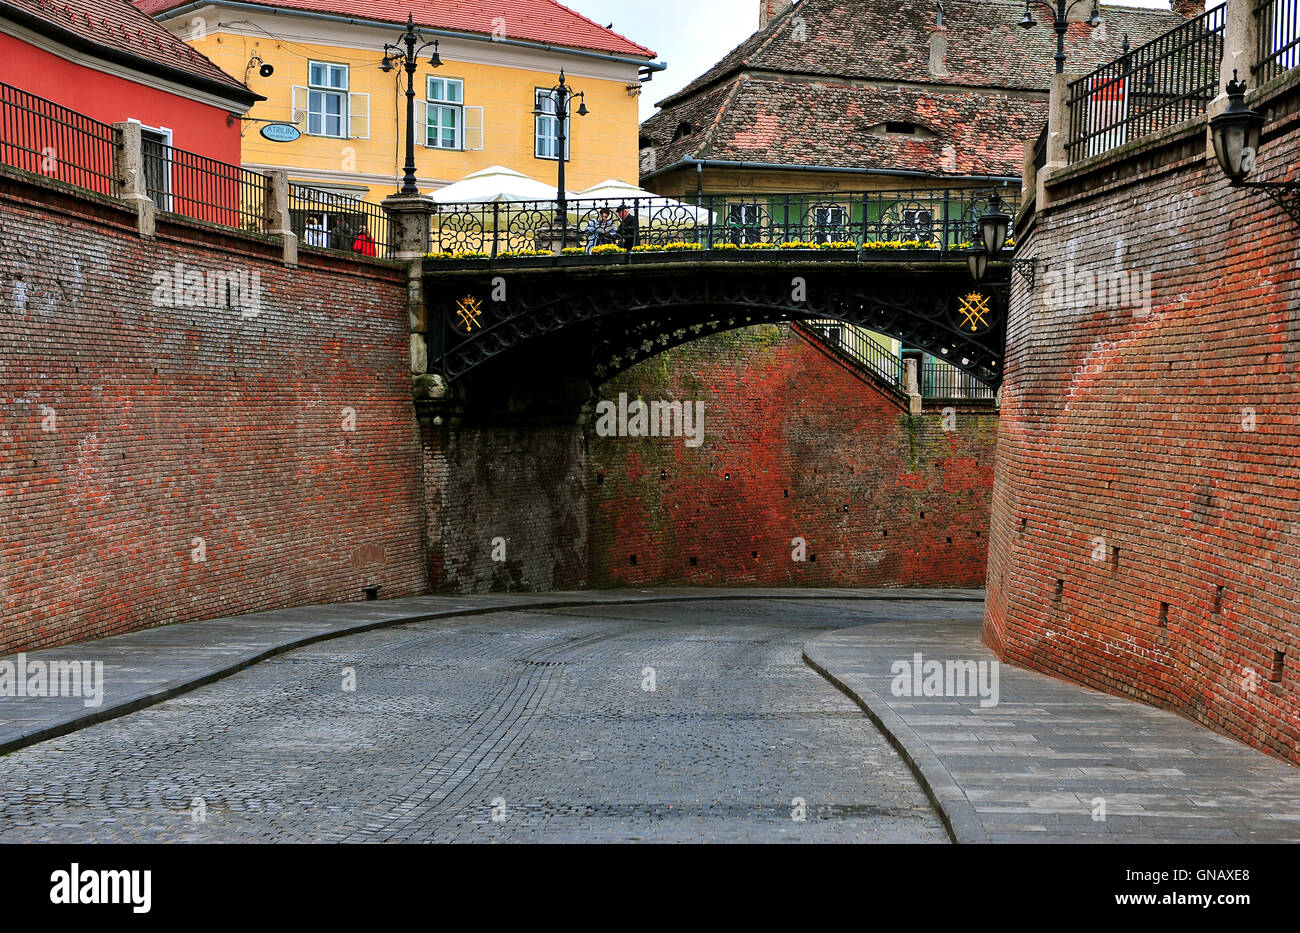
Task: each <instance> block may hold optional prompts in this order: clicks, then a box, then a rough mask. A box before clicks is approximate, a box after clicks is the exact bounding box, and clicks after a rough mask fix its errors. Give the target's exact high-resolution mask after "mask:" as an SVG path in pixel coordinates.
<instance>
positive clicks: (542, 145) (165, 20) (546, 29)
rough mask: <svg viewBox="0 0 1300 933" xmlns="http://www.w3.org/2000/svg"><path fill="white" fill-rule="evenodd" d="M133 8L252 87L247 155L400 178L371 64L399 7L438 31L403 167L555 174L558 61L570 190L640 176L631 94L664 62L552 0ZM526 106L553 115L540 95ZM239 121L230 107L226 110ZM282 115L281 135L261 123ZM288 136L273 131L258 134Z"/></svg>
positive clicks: (388, 107) (302, 168)
mask: <svg viewBox="0 0 1300 933" xmlns="http://www.w3.org/2000/svg"><path fill="white" fill-rule="evenodd" d="M138 6H139V7H140V8H141V9H143V10H144V11H145V12H147V13H149V14H150V15H152V16H153V17H154V18H155V19H157V20H158V21H159V22H161V23H162V24H163V25H165V26H166V27H167V28H169V29H170V30H171V31H172V32H173V33H174V34H176V35H178V36H180V37H182V38H184V39H185V40H186V41H188V42H189V43H190V44H191V45H193V46H194V47H195V48H196V49H198V50H199V51H201V52H202V53H203V54H205V55H206V56H208V57H209V58H210V59H212V61H213V62H215V63H216V64H217V65H218V66H220V67H221V68H222V69H224V70H225V71H227V72H228V73H230V74H233V75H236V76H239V77H243V78H244V80H245V81H246V83H247V84H248V85H249V86H250V87H251V88H252V89H253V90H255V91H257V93H259V94H262V95H264V96H265V97H266V100H265V101H264V102H262V103H259V104H257V105H256V106H255V107H254V108H253V109H252V110H251V111H249V113H248V114H247V115H246V116H245V117H244V120H245V123H244V136H243V156H242V161H243V164H244V166H245V167H247V168H251V169H258V170H266V169H277V168H278V169H287V170H288V172H289V178H290V180H291V181H293V182H298V183H302V184H307V185H310V186H312V187H315V188H320V189H323V190H326V191H330V192H333V193H337V194H345V195H348V196H351V197H360V198H363V199H365V200H367V201H372V202H378V201H381V200H382V199H383V198H385V197H387V196H388V195H390V194H392V193H394V192H395V191H396V190H397V189H398V187H400V178H401V175H402V167H403V164H404V163H405V158H406V153H405V138H406V136H405V133H406V72H405V70H404V69H402V68H400V67H397V68H390V69H389V70H385V69H384V67H383V64H384V58H385V52H384V47H385V44H396V43H397V42H398V40H399V37H400V35H401V34H402V33H403V32H404V30H405V26H406V21H407V15H408V13H410V14H412V15H413V16H414V19H415V23H416V26H417V28H419V29H420V31H421V32H422V33H423V36H424V38H425V39H426V40H430V41H432V40H435V39H436V40H437V41H438V49H437V52H438V56H439V58H440V59H441V61H442V65H441V67H438V68H433V67H431V66H430V64H429V60H430V57H431V55H432V53H433V49H432V48H430V49H428V50H426V51H425V52H424V53H422V54H421V55H420V56H419V58H420V67H419V71H418V72H417V74H416V78H415V96H416V111H417V113H416V128H417V129H416V142H417V149H416V164H417V169H418V172H417V178H418V184H419V187H420V190H421V191H422V192H424V193H429V192H431V191H433V190H436V189H438V188H442V187H444V186H446V185H448V184H451V183H452V182H455V181H457V180H459V179H460V178H462V177H464V176H465V175H467V174H469V173H471V172H474V171H478V170H480V169H483V168H488V167H490V166H494V165H503V166H506V167H507V168H511V169H514V170H515V171H518V172H522V173H523V174H525V175H529V176H532V177H534V178H537V179H540V180H543V181H547V182H549V183H550V184H552V185H553V184H554V183H555V177H556V174H557V171H556V170H557V162H556V156H557V151H556V150H557V145H556V136H557V129H558V126H557V123H558V121H557V120H556V118H555V117H554V116H553V115H542V116H536V115H535V114H534V111H535V110H537V109H539V98H538V94H539V92H543V91H547V90H549V89H550V88H552V87H553V86H554V85H555V84H556V83H557V80H558V74H559V72H560V70H561V69H563V70H564V71H565V73H566V75H567V79H568V83H569V84H570V85H571V86H572V87H573V89H574V90H575V91H581V92H584V94H585V97H584V98H583V99H584V101H585V103H586V106H587V109H588V110H589V111H590V114H589V115H588V116H585V117H579V116H577V114H576V107H577V105H576V104H575V105H574V107H573V108H571V109H573V110H574V114H573V116H572V119H571V121H570V141H569V146H568V150H569V151H568V156H569V157H568V161H567V163H566V166H567V173H568V178H567V184H566V187H567V188H568V189H569V190H571V191H578V190H581V189H583V188H586V187H589V186H591V185H594V184H596V183H598V182H601V181H604V180H606V179H609V178H617V179H620V180H624V181H628V182H633V183H635V182H636V181H637V177H638V149H637V123H638V117H637V104H638V101H637V98H638V96H639V94H640V92H641V86H642V84H643V82H645V81H647V80H649V79H650V78H651V77H652V76H653V74H654V73H655V72H656V71H660V70H662V69H663V67H664V66H663V65H662V64H661V63H658V62H656V61H655V53H654V52H653V51H651V50H650V49H647V48H644V47H642V46H640V45H637V44H636V43H634V42H632V41H630V40H628V39H626V38H624V37H622V36H620V35H618V34H617V33H614V32H612V31H610V30H608V29H605V28H604V27H602V26H600V25H598V24H596V23H594V22H592V21H590V20H588V19H586V18H585V17H582V16H581V15H579V14H577V13H575V12H573V11H571V10H569V9H567V8H566V7H563V6H561V5H560V4H558V3H556V2H554V0H475V2H473V3H467V2H435V0H408V2H405V3H398V2H396V0H354V2H344V0H291V6H279V5H276V4H274V3H263V2H249V0H240V2H224V0H217V2H202V0H200V2H186V0H139V2H138ZM540 109H542V110H543V111H546V110H548V109H549V110H550V112H551V114H553V113H554V106H553V105H549V104H548V101H547V100H546V99H545V98H543V99H541V105H540ZM236 119H238V118H236ZM273 123H290V124H293V125H294V126H295V127H296V128H297V130H298V131H299V132H300V133H301V135H300V136H298V138H297V139H294V140H293V141H290V142H275V141H272V140H271V139H269V138H267V137H266V136H265V135H264V134H263V132H262V131H263V129H264V128H266V127H268V126H269V125H270V124H273ZM277 132H278V134H279V135H281V136H285V135H287V136H293V135H294V134H293V132H292V131H286V130H284V129H283V128H280V129H279V130H278V131H277V130H276V129H271V130H268V133H269V134H270V135H276V134H277Z"/></svg>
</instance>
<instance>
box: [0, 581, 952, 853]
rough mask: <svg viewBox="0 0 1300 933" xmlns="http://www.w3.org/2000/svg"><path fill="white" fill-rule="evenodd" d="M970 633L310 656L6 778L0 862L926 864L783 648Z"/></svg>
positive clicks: (437, 632) (487, 631) (664, 624)
mask: <svg viewBox="0 0 1300 933" xmlns="http://www.w3.org/2000/svg"><path fill="white" fill-rule="evenodd" d="M971 611H973V610H972V609H971V608H969V607H964V606H960V605H954V604H946V605H945V604H938V603H893V602H890V603H862V602H818V603H809V602H796V601H778V600H757V601H753V602H735V603H723V604H685V605H682V604H679V605H651V606H638V607H618V608H591V609H581V610H556V611H547V612H527V613H509V612H502V613H497V614H493V615H489V616H480V617H477V618H471V619H458V620H455V621H454V622H438V623H422V624H414V625H409V626H404V627H401V628H397V629H389V630H385V631H378V632H372V633H368V634H364V635H356V636H350V637H347V638H343V639H339V640H336V641H330V642H324V643H321V644H318V645H314V646H311V647H308V648H303V649H299V650H297V651H294V652H291V653H289V654H286V655H282V656H280V657H278V658H275V659H273V660H270V661H267V662H264V663H262V664H260V665H258V666H256V667H254V668H251V669H249V670H247V671H244V672H242V673H240V674H237V675H235V676H233V677H230V678H228V679H226V680H223V681H221V682H219V683H216V684H213V685H211V686H208V687H204V688H201V689H199V690H196V691H194V692H192V693H189V694H186V695H184V696H182V697H179V698H176V699H173V700H170V701H167V702H165V703H163V704H160V705H158V706H156V707H153V708H150V709H147V710H144V711H142V712H138V713H135V714H132V715H129V716H126V717H123V718H121V719H117V720H113V721H110V722H107V723H102V724H100V725H97V726H92V727H90V728H88V729H85V730H83V731H80V732H77V733H74V734H72V735H68V736H65V737H63V738H59V739H55V740H52V741H48V742H44V743H42V744H40V745H36V746H33V747H30V748H26V749H23V750H21V751H18V752H15V753H13V754H11V755H9V756H6V757H5V758H4V759H3V760H2V761H0V773H2V775H3V784H2V785H0V841H3V842H34V841H55V842H86V841H105V842H114V841H142V842H155V841H188V842H227V841H285V842H313V841H349V842H361V841H402V842H405V841H420V842H423V841H477V842H501V841H610V840H612V841H655V842H659V841H842V842H895V841H917V842H944V841H946V839H947V837H946V835H945V833H944V831H943V828H942V826H941V824H940V823H939V821H938V819H937V817H936V816H935V814H934V813H933V811H932V810H931V808H930V806H929V805H928V803H927V801H926V799H925V797H924V795H923V793H922V792H921V790H920V789H919V787H918V786H917V785H916V783H915V781H914V780H913V778H912V776H911V774H910V772H909V771H908V769H907V767H906V766H905V765H904V764H903V762H902V761H901V759H900V758H899V757H898V755H897V754H896V753H895V752H894V751H893V749H891V748H890V747H889V745H888V744H887V742H886V741H885V740H884V738H883V737H882V736H881V735H880V734H879V733H878V732H877V731H876V730H875V728H874V727H873V726H872V725H871V723H870V722H869V721H868V720H867V719H866V717H865V716H864V715H863V714H862V713H861V712H860V711H859V710H858V709H857V707H856V706H854V705H853V704H852V703H851V702H850V701H849V700H848V699H846V698H845V697H844V696H842V695H841V694H840V693H838V692H837V691H836V690H835V689H834V688H832V687H831V686H830V685H829V684H827V683H826V681H824V680H823V679H822V678H821V677H819V676H818V675H817V674H815V673H813V672H812V671H811V670H809V669H808V668H807V667H806V666H805V665H804V664H803V662H802V661H801V660H800V650H801V647H802V645H803V643H804V642H805V641H807V640H808V639H809V638H811V637H813V636H814V635H816V634H817V633H819V632H821V631H825V630H831V629H838V628H843V627H845V626H849V625H853V624H855V623H858V622H869V621H872V620H873V619H877V618H880V619H884V618H889V619H895V620H896V619H900V618H906V617H908V616H909V615H912V616H918V617H921V616H924V617H941V616H945V615H948V614H953V613H963V612H965V613H969V612H971ZM349 670H350V671H355V690H352V691H349V690H346V689H345V671H349ZM652 677H653V681H654V683H653V687H654V689H653V690H648V689H646V688H647V687H650V686H651V683H650V680H651V678H652ZM796 798H798V799H799V800H802V801H803V802H804V805H805V807H806V820H804V821H801V822H800V821H796V820H795V819H792V812H793V811H794V810H795V809H796V807H798V803H797V801H796Z"/></svg>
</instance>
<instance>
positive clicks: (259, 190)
mask: <svg viewBox="0 0 1300 933" xmlns="http://www.w3.org/2000/svg"><path fill="white" fill-rule="evenodd" d="M141 150H142V155H143V158H144V175H145V187H146V189H147V190H148V192H149V197H150V199H152V200H153V203H154V206H155V207H157V208H158V210H160V211H170V212H171V213H174V214H182V215H184V216H186V217H192V218H194V219H195V220H205V221H208V222H209V223H214V224H220V225H221V226H223V227H235V228H237V229H240V230H247V231H261V230H262V229H263V227H264V224H265V215H266V176H265V175H263V174H261V173H260V172H253V171H250V170H248V169H246V168H241V167H239V166H238V165H231V164H229V163H228V162H220V161H218V160H217V159H211V158H208V157H207V156H203V155H199V154H198V153H195V152H187V151H186V150H184V149H177V148H176V147H175V146H169V145H167V144H166V143H164V142H162V141H160V140H157V139H150V138H145V139H143V140H142V141H141Z"/></svg>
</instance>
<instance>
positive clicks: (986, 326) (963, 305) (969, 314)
mask: <svg viewBox="0 0 1300 933" xmlns="http://www.w3.org/2000/svg"><path fill="white" fill-rule="evenodd" d="M957 316H958V326H959V327H960V328H961V330H962V332H963V333H969V334H982V333H986V332H987V331H989V330H991V329H992V328H993V317H994V312H993V297H992V296H991V295H989V294H987V293H986V292H983V291H981V290H979V289H975V290H974V291H971V292H968V293H967V294H965V295H963V296H962V297H961V298H960V299H959V301H958V305H957Z"/></svg>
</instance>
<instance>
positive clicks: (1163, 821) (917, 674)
mask: <svg viewBox="0 0 1300 933" xmlns="http://www.w3.org/2000/svg"><path fill="white" fill-rule="evenodd" d="M962 616H968V617H966V618H963V617H962ZM982 630H983V626H982V618H981V617H980V615H979V613H978V612H970V613H966V612H963V611H962V607H953V610H952V611H949V612H948V613H947V617H946V618H943V617H939V618H933V619H910V620H907V619H901V618H900V619H898V620H897V621H879V622H873V623H872V624H869V625H862V626H857V627H854V628H848V629H843V630H841V631H838V632H828V633H825V634H822V635H820V636H816V637H814V638H813V639H812V640H811V641H809V642H808V644H807V645H806V646H805V647H804V658H805V660H806V661H807V663H808V664H809V665H810V666H811V667H812V668H814V669H815V670H816V671H817V672H818V673H820V674H821V675H822V676H823V677H825V678H826V679H827V680H829V681H830V682H831V683H832V684H834V685H835V686H837V687H838V688H839V689H840V690H842V691H844V692H845V693H846V694H848V696H849V697H851V698H852V699H853V700H854V701H856V702H857V704H858V705H859V706H860V707H862V709H863V710H864V711H865V712H866V713H867V715H868V716H869V717H870V718H871V720H872V721H873V722H875V724H876V725H877V727H879V728H880V730H881V731H882V732H884V733H885V735H886V736H888V738H889V740H890V742H891V743H893V745H894V747H895V748H896V749H898V751H899V753H900V754H901V755H902V756H903V758H904V759H905V760H906V761H907V763H908V765H909V766H910V767H911V768H912V771H913V773H914V774H915V775H916V778H917V780H918V781H919V782H920V783H921V786H922V787H923V788H924V790H925V792H926V794H927V795H928V796H929V798H930V800H931V802H932V803H933V804H934V806H935V807H936V808H937V809H938V810H939V812H940V817H941V819H942V820H943V822H944V824H945V825H946V826H947V827H948V830H949V833H950V835H951V836H952V839H953V841H955V842H960V843H968V842H989V843H994V844H997V843H1003V842H1009V843H1080V842H1089V843H1109V844H1115V843H1124V844H1134V843H1181V844H1186V843H1191V842H1199V843H1205V842H1209V843H1231V842H1237V843H1240V842H1253V843H1259V842H1265V843H1292V844H1294V843H1298V842H1300V768H1298V767H1296V766H1294V765H1291V764H1288V763H1287V762H1285V761H1282V760H1281V759H1278V758H1272V757H1270V756H1269V755H1266V754H1265V753H1264V752H1262V751H1259V750H1257V749H1254V748H1251V747H1250V746H1247V745H1244V744H1242V743H1240V742H1237V741H1236V740H1234V739H1231V738H1228V737H1227V736H1225V735H1222V734H1220V733H1217V732H1214V731H1212V730H1210V729H1208V728H1206V727H1205V726H1202V725H1199V724H1198V723H1195V722H1192V721H1191V720H1189V719H1184V718H1183V717H1181V716H1179V715H1178V714H1176V713H1174V712H1171V711H1169V710H1162V709H1157V708H1156V707H1154V706H1147V705H1146V704H1143V703H1139V702H1137V701H1136V700H1132V699H1129V698H1126V697H1123V696H1119V695H1112V694H1108V693H1102V692H1100V691H1098V690H1093V689H1091V688H1088V687H1083V686H1080V685H1078V684H1073V683H1070V682H1068V681H1065V680H1060V679H1058V678H1056V677H1053V676H1051V675H1049V674H1045V673H1042V672H1040V671H1034V670H1030V669H1028V668H1023V667H1018V666H1015V665H1012V664H1006V663H1001V662H999V661H998V659H997V657H996V655H994V654H993V652H992V651H991V650H990V649H989V648H988V646H986V645H985V644H983V642H982V641H981V635H982ZM922 672H924V674H922Z"/></svg>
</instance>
